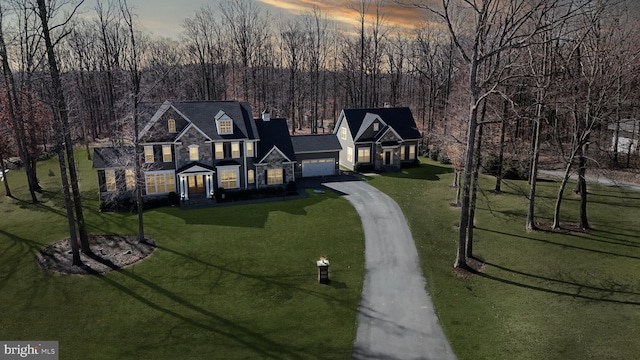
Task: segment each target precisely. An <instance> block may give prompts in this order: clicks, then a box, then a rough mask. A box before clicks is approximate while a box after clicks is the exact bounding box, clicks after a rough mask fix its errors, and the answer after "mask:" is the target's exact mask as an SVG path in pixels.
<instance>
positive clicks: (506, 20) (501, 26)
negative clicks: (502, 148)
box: [412, 0, 560, 268]
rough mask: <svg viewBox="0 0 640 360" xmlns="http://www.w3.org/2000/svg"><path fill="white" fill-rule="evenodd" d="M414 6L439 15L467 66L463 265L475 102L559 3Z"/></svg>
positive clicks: (488, 0) (461, 264)
mask: <svg viewBox="0 0 640 360" xmlns="http://www.w3.org/2000/svg"><path fill="white" fill-rule="evenodd" d="M412 5H413V6H417V7H420V8H427V9H428V10H429V11H431V12H432V13H433V14H435V15H436V16H438V17H439V18H440V19H441V20H442V21H443V22H444V23H445V25H446V27H447V28H448V29H449V33H450V35H451V38H452V41H453V44H454V45H455V47H456V48H457V50H458V52H459V53H460V55H461V56H462V58H463V59H464V61H465V63H466V64H467V66H468V67H469V80H468V85H467V87H468V92H469V117H468V129H467V141H466V149H467V153H466V157H465V165H464V182H463V195H462V209H461V215H460V231H459V237H458V249H457V253H456V260H455V263H454V267H456V268H467V267H468V265H467V261H466V246H467V232H468V231H469V229H468V227H469V226H472V224H470V210H471V208H470V205H471V201H470V200H471V197H470V195H471V184H472V167H473V163H474V149H475V146H476V143H475V140H476V136H477V134H476V130H477V127H478V107H479V104H480V102H481V101H482V100H483V99H484V98H485V97H487V96H488V95H489V94H491V93H494V92H496V91H497V89H498V88H499V85H500V84H501V83H502V82H503V81H504V79H505V78H504V77H505V69H506V68H508V67H509V64H505V54H507V53H508V52H510V51H512V50H513V49H518V48H523V47H526V46H528V45H529V44H530V43H531V40H532V39H533V37H534V36H535V35H536V34H538V33H540V32H541V31H543V30H545V29H546V28H547V27H548V25H547V24H546V23H545V22H544V21H543V20H544V19H545V18H546V16H547V14H548V13H549V12H550V11H552V10H555V8H556V7H558V6H560V4H559V2H558V1H553V0H536V1H528V0H518V1H510V2H506V3H505V2H503V1H498V0H484V1H466V0H462V1H458V2H454V1H452V0H442V3H441V7H439V8H436V7H430V6H427V5H424V4H422V3H412ZM454 14H458V15H462V16H463V17H464V19H465V21H464V22H463V24H472V26H471V27H465V26H463V25H462V24H460V23H457V22H456V21H454Z"/></svg>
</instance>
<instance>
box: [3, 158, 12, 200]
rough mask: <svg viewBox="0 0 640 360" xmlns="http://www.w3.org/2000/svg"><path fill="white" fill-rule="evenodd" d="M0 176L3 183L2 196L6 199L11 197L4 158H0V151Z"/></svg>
mask: <svg viewBox="0 0 640 360" xmlns="http://www.w3.org/2000/svg"><path fill="white" fill-rule="evenodd" d="M0 171H1V173H0V176H2V181H3V182H4V194H5V196H8V197H13V196H12V195H11V189H10V188H9V181H8V180H7V173H6V168H5V167H4V158H3V156H2V152H1V151H0Z"/></svg>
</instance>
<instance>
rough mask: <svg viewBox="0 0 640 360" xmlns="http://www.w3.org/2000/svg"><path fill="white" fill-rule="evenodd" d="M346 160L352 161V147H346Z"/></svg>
mask: <svg viewBox="0 0 640 360" xmlns="http://www.w3.org/2000/svg"><path fill="white" fill-rule="evenodd" d="M347 161H348V162H353V148H350V147H348V148H347Z"/></svg>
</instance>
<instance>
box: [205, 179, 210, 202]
mask: <svg viewBox="0 0 640 360" xmlns="http://www.w3.org/2000/svg"><path fill="white" fill-rule="evenodd" d="M206 179H207V181H206V182H205V189H206V192H207V193H206V194H207V199H209V198H211V189H212V187H211V174H207V177H206Z"/></svg>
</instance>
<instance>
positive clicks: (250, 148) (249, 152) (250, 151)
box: [245, 142, 253, 157]
mask: <svg viewBox="0 0 640 360" xmlns="http://www.w3.org/2000/svg"><path fill="white" fill-rule="evenodd" d="M245 146H246V148H247V151H245V154H246V155H247V157H253V143H252V142H248V143H246V145H245Z"/></svg>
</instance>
